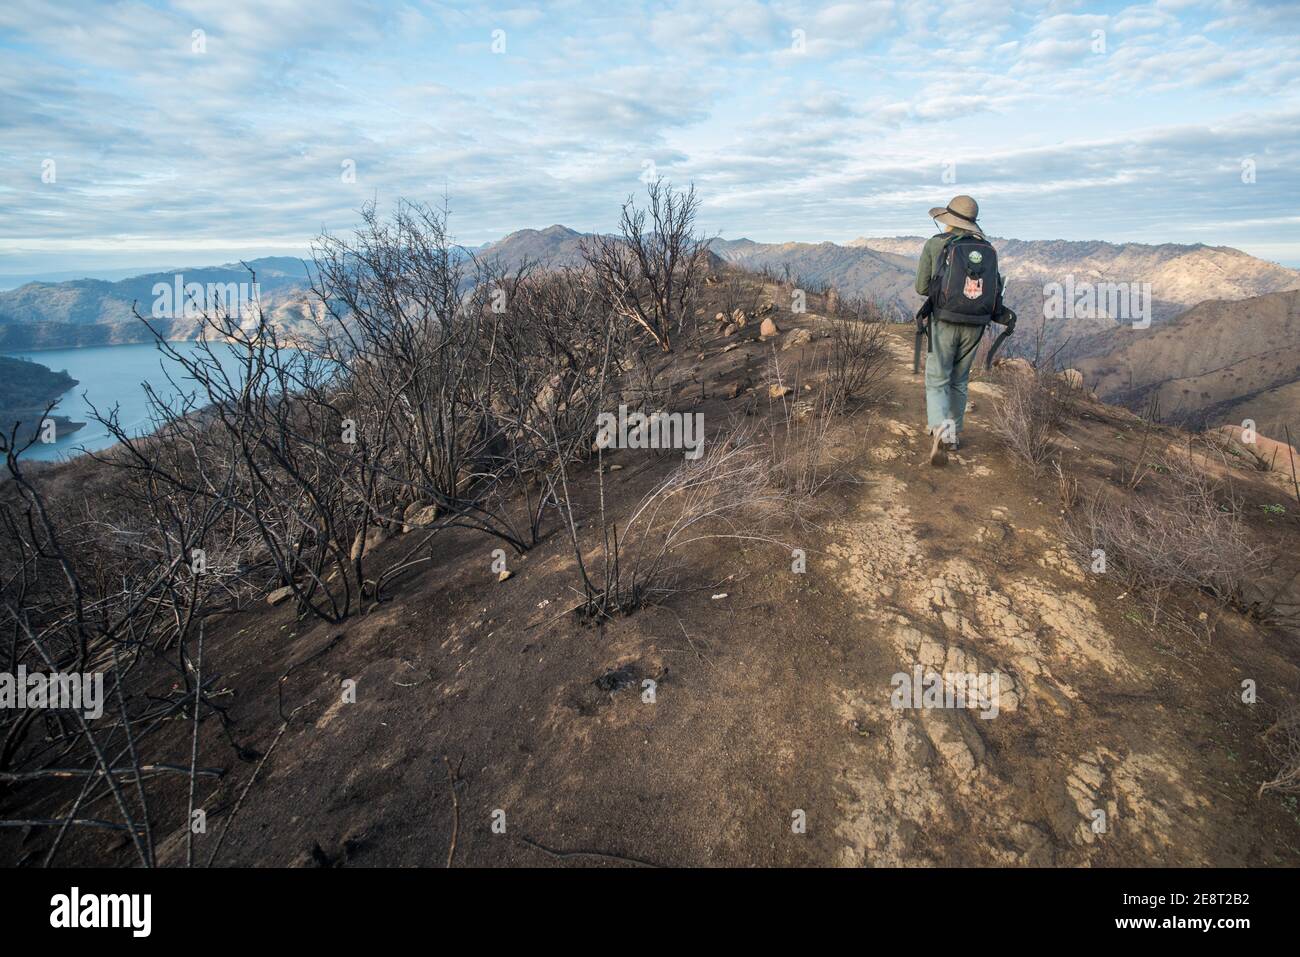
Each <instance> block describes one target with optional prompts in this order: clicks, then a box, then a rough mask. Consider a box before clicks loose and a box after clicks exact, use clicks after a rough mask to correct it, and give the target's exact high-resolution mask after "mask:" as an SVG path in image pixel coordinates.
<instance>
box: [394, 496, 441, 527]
mask: <svg viewBox="0 0 1300 957" xmlns="http://www.w3.org/2000/svg"><path fill="white" fill-rule="evenodd" d="M437 517H438V506H436V505H423V504H421V503H420V502H412V503H411V504H410V505H409V506H408V507H407V509H406V512H405V513H404V514H403V515H402V532H403V534H405V533H407V532H414V531H416V530H417V529H420V528H427V527H428V526H430V525H432V524H433V522H434V520H435V519H437Z"/></svg>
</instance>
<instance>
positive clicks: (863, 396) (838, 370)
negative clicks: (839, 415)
mask: <svg viewBox="0 0 1300 957" xmlns="http://www.w3.org/2000/svg"><path fill="white" fill-rule="evenodd" d="M887 342H888V340H887V338H886V331H885V323H884V321H883V320H882V318H881V314H880V312H879V310H877V311H876V313H875V315H874V316H872V317H869V318H867V319H864V320H852V321H840V322H832V323H831V341H830V347H831V348H830V356H829V360H828V364H827V370H826V371H827V375H826V388H827V390H828V391H829V392H830V393H831V394H832V395H834V397H835V401H836V403H837V404H838V405H839V406H840V407H841V408H842V409H846V410H848V409H853V408H856V407H858V406H860V405H862V404H864V403H868V402H872V401H877V400H879V399H880V398H881V396H882V395H883V393H884V382H885V377H886V374H887V372H888V367H889V349H888V346H887Z"/></svg>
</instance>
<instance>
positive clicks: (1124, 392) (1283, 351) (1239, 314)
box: [1074, 292, 1300, 437]
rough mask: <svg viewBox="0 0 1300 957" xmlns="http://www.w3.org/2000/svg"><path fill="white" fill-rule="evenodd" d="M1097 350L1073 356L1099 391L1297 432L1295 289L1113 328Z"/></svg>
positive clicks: (1299, 306) (1194, 414)
mask: <svg viewBox="0 0 1300 957" xmlns="http://www.w3.org/2000/svg"><path fill="white" fill-rule="evenodd" d="M1098 352H1100V354H1099V355H1095V356H1090V357H1086V358H1082V359H1079V360H1076V361H1075V363H1074V364H1075V366H1076V367H1077V368H1078V369H1079V370H1080V371H1081V372H1083V373H1084V376H1085V378H1086V379H1087V380H1088V382H1089V384H1091V385H1092V386H1093V387H1094V388H1096V390H1097V392H1098V394H1100V395H1102V396H1104V397H1106V398H1108V399H1109V400H1111V401H1114V402H1118V403H1120V404H1123V405H1126V406H1129V407H1130V408H1143V407H1145V406H1146V405H1148V404H1149V403H1150V402H1152V401H1153V400H1155V401H1158V402H1159V407H1160V412H1161V415H1162V416H1164V417H1166V418H1168V419H1170V420H1175V421H1182V422H1188V423H1191V424H1194V425H1203V424H1207V423H1208V424H1212V425H1217V424H1221V423H1235V424H1238V425H1239V424H1240V423H1241V421H1242V420H1243V419H1247V418H1249V419H1253V420H1254V421H1255V422H1256V427H1257V429H1258V430H1259V431H1260V432H1263V433H1264V434H1267V435H1273V436H1278V437H1280V436H1281V435H1282V433H1283V429H1284V427H1286V426H1290V428H1291V431H1292V433H1293V434H1300V401H1297V399H1300V394H1298V393H1297V388H1298V387H1300V386H1298V383H1300V292H1278V293H1273V294H1270V295H1267V296H1258V297H1256V298H1253V299H1247V300H1243V301H1240V302H1224V301H1222V300H1214V301H1210V302H1203V303H1201V304H1200V305H1198V306H1195V307H1194V308H1192V309H1189V310H1187V311H1186V312H1184V313H1182V314H1181V315H1179V316H1178V317H1177V318H1176V319H1175V320H1173V321H1172V322H1169V323H1167V324H1165V325H1163V326H1158V327H1153V328H1151V329H1147V330H1136V329H1128V328H1120V329H1118V330H1116V331H1115V332H1114V333H1112V334H1111V335H1110V336H1109V341H1108V342H1107V343H1106V345H1105V347H1104V348H1100V349H1098Z"/></svg>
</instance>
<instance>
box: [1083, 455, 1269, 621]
mask: <svg viewBox="0 0 1300 957" xmlns="http://www.w3.org/2000/svg"><path fill="white" fill-rule="evenodd" d="M1155 474H1158V475H1159V476H1160V479H1161V480H1160V482H1159V483H1158V484H1157V483H1155V482H1148V483H1146V488H1145V489H1144V490H1143V491H1141V492H1133V493H1131V494H1121V493H1116V492H1107V491H1104V490H1098V491H1097V492H1096V493H1095V494H1093V495H1092V496H1090V497H1089V498H1087V499H1086V500H1084V501H1083V502H1082V504H1081V505H1080V506H1079V507H1078V508H1077V509H1075V510H1073V511H1071V512H1069V513H1068V515H1067V522H1066V533H1067V536H1068V537H1069V538H1070V540H1071V542H1072V543H1073V544H1074V545H1075V546H1076V548H1077V549H1078V550H1079V551H1080V553H1081V554H1082V555H1086V556H1088V559H1087V560H1088V561H1089V562H1091V560H1092V559H1091V556H1092V552H1093V550H1094V549H1101V550H1102V551H1104V552H1105V559H1106V566H1107V570H1108V571H1109V570H1110V569H1112V568H1113V569H1114V570H1115V571H1116V572H1118V573H1119V574H1120V575H1121V576H1123V579H1124V581H1125V582H1126V583H1127V584H1128V585H1129V586H1130V587H1131V588H1132V589H1134V590H1135V591H1136V592H1137V593H1138V594H1141V595H1143V596H1145V597H1147V598H1148V599H1149V600H1150V601H1151V603H1152V607H1153V609H1154V610H1156V611H1158V609H1159V606H1160V604H1161V601H1162V600H1163V598H1164V597H1165V596H1166V595H1167V594H1168V593H1169V592H1170V591H1171V590H1172V589H1175V588H1183V589H1190V590H1197V591H1201V592H1203V593H1205V594H1208V595H1210V596H1212V597H1214V598H1215V599H1216V600H1218V601H1220V602H1223V603H1225V604H1228V605H1232V606H1234V607H1244V606H1245V605H1246V604H1247V597H1246V596H1247V591H1248V590H1249V588H1250V586H1252V585H1254V584H1257V582H1258V581H1259V578H1260V576H1261V574H1262V573H1263V572H1264V570H1265V568H1266V565H1267V560H1266V556H1265V551H1264V548H1263V547H1262V546H1261V545H1260V544H1259V543H1258V542H1256V541H1255V540H1254V538H1253V536H1252V535H1251V534H1250V532H1249V530H1248V529H1247V527H1246V524H1245V522H1244V520H1243V505H1242V502H1241V500H1240V499H1239V498H1238V497H1237V496H1236V495H1234V494H1233V493H1232V490H1231V489H1230V488H1228V487H1227V486H1226V485H1224V484H1223V483H1222V482H1220V481H1218V480H1216V479H1214V478H1212V477H1211V476H1209V475H1208V474H1207V473H1206V472H1204V471H1203V470H1201V469H1200V468H1197V467H1196V465H1195V464H1194V463H1193V462H1192V461H1191V460H1190V459H1188V460H1184V459H1182V458H1181V457H1174V456H1169V455H1166V456H1163V457H1162V458H1161V461H1160V463H1159V465H1158V466H1157V468H1156V470H1155Z"/></svg>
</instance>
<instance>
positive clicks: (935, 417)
mask: <svg viewBox="0 0 1300 957" xmlns="http://www.w3.org/2000/svg"><path fill="white" fill-rule="evenodd" d="M983 335H984V327H983V326H968V325H963V324H961V323H956V322H944V321H943V320H942V319H931V320H930V337H931V342H930V351H929V352H928V353H927V354H926V357H925V420H926V425H928V426H929V427H930V431H931V432H934V431H937V430H941V429H943V425H944V422H946V421H951V422H952V435H951V437H952V438H956V437H957V434H958V433H960V432H961V428H962V423H963V421H964V420H965V417H966V383H967V382H968V381H969V380H970V367H971V366H972V365H973V364H974V363H975V352H976V350H977V349H978V348H979V344H980V337H981V336H983Z"/></svg>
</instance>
